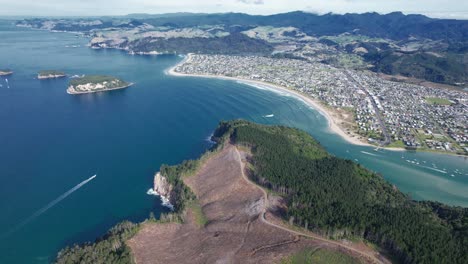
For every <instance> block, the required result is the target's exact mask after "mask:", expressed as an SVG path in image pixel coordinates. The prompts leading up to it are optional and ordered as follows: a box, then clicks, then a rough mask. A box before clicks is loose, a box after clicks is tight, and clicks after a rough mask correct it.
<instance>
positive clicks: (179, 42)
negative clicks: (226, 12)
mask: <svg viewBox="0 0 468 264" xmlns="http://www.w3.org/2000/svg"><path fill="white" fill-rule="evenodd" d="M155 40H158V39H151V38H144V39H139V40H135V41H133V42H130V43H128V44H127V43H122V44H121V46H122V47H124V46H126V45H129V46H130V47H132V49H133V50H138V51H143V52H149V51H152V50H157V51H160V52H167V53H203V54H231V55H238V54H243V55H248V54H251V55H252V54H255V55H266V54H270V53H271V52H272V51H273V47H272V46H271V45H270V44H268V43H267V42H265V41H263V40H258V39H253V38H249V37H247V36H246V35H244V34H241V33H232V34H230V35H229V36H225V37H216V38H171V39H160V40H158V41H155Z"/></svg>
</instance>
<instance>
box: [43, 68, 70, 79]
mask: <svg viewBox="0 0 468 264" xmlns="http://www.w3.org/2000/svg"><path fill="white" fill-rule="evenodd" d="M66 76H67V75H66V74H65V73H64V72H62V71H56V70H44V71H40V72H39V73H38V74H37V79H39V80H46V79H56V78H63V77H66Z"/></svg>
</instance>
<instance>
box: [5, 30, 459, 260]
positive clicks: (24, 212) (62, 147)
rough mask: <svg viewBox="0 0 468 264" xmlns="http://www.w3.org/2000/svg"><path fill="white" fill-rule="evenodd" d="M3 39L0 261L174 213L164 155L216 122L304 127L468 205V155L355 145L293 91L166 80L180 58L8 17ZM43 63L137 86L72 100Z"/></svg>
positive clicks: (412, 184)
mask: <svg viewBox="0 0 468 264" xmlns="http://www.w3.org/2000/svg"><path fill="white" fill-rule="evenodd" d="M0 38H1V41H0V68H3V67H9V68H12V69H13V70H14V71H15V73H14V75H12V76H11V77H7V78H0V84H1V85H2V87H0V180H1V182H2V184H0V212H1V216H0V263H47V262H49V261H50V260H51V258H53V257H54V256H55V254H56V252H57V250H58V249H59V248H62V247H63V246H65V245H69V244H72V243H76V242H83V241H87V240H92V239H94V238H96V237H97V236H99V235H102V234H103V233H104V232H105V231H106V230H107V229H108V228H109V227H111V226H112V225H114V224H115V223H117V222H119V221H121V220H123V219H132V220H135V221H138V220H141V219H144V218H146V217H147V216H148V215H149V212H150V211H153V212H155V213H156V214H158V213H159V212H161V211H163V210H166V209H164V208H162V207H161V205H160V202H159V201H158V199H157V198H155V197H152V196H148V195H147V194H146V191H147V190H148V189H149V188H150V187H151V182H152V177H153V174H154V172H156V171H157V170H158V168H159V166H160V165H161V164H162V163H169V164H176V163H179V162H181V161H182V160H184V159H189V158H195V157H197V156H198V155H200V154H201V153H202V152H204V150H205V149H206V148H208V147H209V144H210V143H209V142H208V140H207V138H208V137H209V136H210V134H211V132H212V131H213V129H214V128H215V127H216V125H217V123H218V122H219V121H220V120H228V119H234V118H245V119H248V120H252V121H255V122H260V123H265V124H284V125H289V126H294V127H298V128H301V129H304V130H306V131H308V132H309V133H310V134H312V135H313V136H314V137H315V138H317V139H318V140H319V141H320V142H321V143H322V144H323V145H324V146H325V147H326V148H327V149H328V150H329V151H330V152H331V153H333V154H334V155H337V156H340V157H345V158H349V159H353V160H355V159H357V161H358V162H360V163H362V164H363V165H365V166H366V167H368V168H370V169H372V170H374V171H377V172H379V173H381V174H382V175H383V176H384V177H385V178H386V179H387V180H389V181H390V182H392V183H394V184H395V185H396V186H398V188H399V189H401V190H402V191H404V192H407V193H410V194H411V195H412V197H414V198H415V199H430V200H439V201H442V202H445V203H449V204H455V205H463V206H468V166H467V165H468V162H467V160H466V159H465V158H461V157H454V156H446V155H437V154H430V153H407V152H404V153H401V152H392V151H382V150H381V151H379V152H375V151H374V150H373V149H372V148H368V147H360V146H353V145H350V144H348V143H346V142H345V141H344V140H343V139H341V138H340V137H338V136H336V135H335V134H333V133H331V132H329V131H328V130H327V122H326V120H325V119H324V117H323V116H321V115H320V114H319V113H318V112H317V111H315V110H313V109H310V108H309V107H308V106H306V105H304V104H303V103H302V102H300V101H298V100H296V99H294V98H292V97H289V96H286V95H284V94H283V95H282V94H277V93H274V92H270V91H266V90H261V89H256V88H252V87H250V86H247V85H244V84H239V83H236V82H232V81H225V80H213V79H203V78H188V77H183V78H181V77H172V76H166V75H165V74H164V70H165V69H167V68H169V67H170V66H172V65H174V64H175V63H177V62H178V61H180V60H181V58H179V57H177V56H159V57H148V56H130V55H127V54H125V53H123V52H120V51H112V50H107V51H105V50H104V51H96V50H92V49H89V48H87V47H86V46H85V45H86V43H87V40H86V39H83V38H77V37H75V35H73V34H67V33H50V32H45V31H33V30H28V29H21V28H15V27H13V26H11V25H10V23H9V22H0ZM73 46H75V47H73ZM42 69H57V70H64V71H66V72H67V73H68V74H70V75H74V74H111V75H116V76H119V77H122V78H123V79H125V80H127V81H130V82H134V83H135V85H134V86H133V87H131V88H128V89H125V90H119V91H113V92H108V93H101V94H88V95H81V96H71V95H68V94H66V92H65V90H66V85H67V83H68V79H58V80H47V81H39V80H37V79H35V75H36V73H37V71H39V70H42ZM7 80H8V81H7ZM8 87H9V88H8ZM271 114H273V115H274V116H273V117H265V116H267V115H271ZM407 160H409V161H410V162H408V161H407ZM411 161H414V163H411ZM417 162H418V163H419V165H417V164H416V163H417ZM433 164H434V165H435V166H434V165H433ZM444 169H445V171H446V173H443V172H442V171H443V170H444ZM94 174H97V175H98V176H97V177H96V178H95V179H93V180H92V181H91V182H89V183H88V184H86V185H84V186H83V187H81V188H80V189H78V190H76V191H75V192H73V193H72V194H70V195H69V196H68V197H66V198H65V199H64V200H62V201H61V202H59V203H58V204H56V205H55V206H54V207H52V208H50V209H48V210H47V211H45V212H44V213H43V214H42V215H40V216H38V217H36V218H34V219H32V220H31V221H29V222H28V223H26V224H25V225H23V226H22V227H21V228H19V229H17V230H15V227H16V226H17V225H18V223H20V222H22V221H24V220H25V219H27V218H28V217H30V216H31V215H32V214H34V212H36V211H37V210H39V209H40V208H43V207H44V206H46V205H47V204H48V203H49V202H51V201H53V200H54V199H56V198H58V197H59V196H60V195H62V194H63V193H65V192H66V191H68V190H70V189H71V188H73V187H74V186H76V185H77V184H78V183H80V182H82V181H84V180H86V179H88V178H89V177H90V176H92V175H94ZM452 175H453V176H452ZM12 230H15V231H14V232H13V233H12V232H11V231H12Z"/></svg>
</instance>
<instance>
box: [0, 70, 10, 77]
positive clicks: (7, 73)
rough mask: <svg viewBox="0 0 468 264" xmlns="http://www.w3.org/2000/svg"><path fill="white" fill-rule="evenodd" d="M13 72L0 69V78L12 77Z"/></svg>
mask: <svg viewBox="0 0 468 264" xmlns="http://www.w3.org/2000/svg"><path fill="white" fill-rule="evenodd" d="M12 74H13V71H12V70H10V69H0V76H8V75H12Z"/></svg>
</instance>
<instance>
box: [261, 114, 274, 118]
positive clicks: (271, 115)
mask: <svg viewBox="0 0 468 264" xmlns="http://www.w3.org/2000/svg"><path fill="white" fill-rule="evenodd" d="M274 116H275V115H274V114H269V115H264V116H263V117H266V118H270V117H274Z"/></svg>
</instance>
